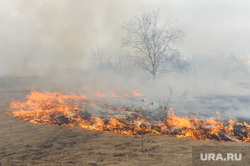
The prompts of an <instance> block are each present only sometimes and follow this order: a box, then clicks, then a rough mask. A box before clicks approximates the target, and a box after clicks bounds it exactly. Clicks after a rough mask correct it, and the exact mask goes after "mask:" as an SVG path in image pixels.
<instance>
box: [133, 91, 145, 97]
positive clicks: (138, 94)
mask: <svg viewBox="0 0 250 166" xmlns="http://www.w3.org/2000/svg"><path fill="white" fill-rule="evenodd" d="M133 95H135V96H143V94H140V93H138V92H136V91H133Z"/></svg>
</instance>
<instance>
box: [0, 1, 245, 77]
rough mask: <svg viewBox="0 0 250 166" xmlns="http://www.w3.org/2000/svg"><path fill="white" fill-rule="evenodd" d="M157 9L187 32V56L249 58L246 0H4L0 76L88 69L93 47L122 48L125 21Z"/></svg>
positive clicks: (1, 3)
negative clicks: (88, 56) (221, 55)
mask: <svg viewBox="0 0 250 166" xmlns="http://www.w3.org/2000/svg"><path fill="white" fill-rule="evenodd" d="M157 9H160V15H161V18H162V19H163V20H164V19H166V20H168V19H170V20H176V26H177V27H178V28H180V29H182V30H183V31H184V33H185V37H184V39H183V42H182V43H181V44H180V45H179V47H180V49H181V50H182V51H183V52H184V53H185V54H186V55H189V56H191V55H194V54H201V55H203V56H210V55H214V54H221V53H225V54H230V53H233V54H234V55H237V56H240V57H241V58H242V59H244V60H245V61H246V62H247V61H248V60H250V47H249V44H250V19H249V18H250V10H249V9H250V1H247V0H230V1H229V0H219V1H218V0H137V1H133V0H40V1H38V0H37V1H34V0H11V1H7V0H0V28H1V30H0V36H1V40H0V57H1V61H0V75H3V74H16V75H23V73H28V74H41V73H43V72H44V71H48V70H54V69H61V68H69V67H80V68H81V67H84V66H86V65H87V63H86V62H85V61H86V59H85V57H86V56H87V55H88V54H89V52H90V50H92V49H93V48H96V47H101V48H103V49H104V50H107V51H108V52H112V51H115V50H116V49H118V48H119V46H120V41H121V38H122V36H123V32H122V30H121V25H122V24H123V23H124V22H125V21H129V20H130V19H131V18H133V16H134V15H140V14H142V13H143V12H148V11H152V10H157Z"/></svg>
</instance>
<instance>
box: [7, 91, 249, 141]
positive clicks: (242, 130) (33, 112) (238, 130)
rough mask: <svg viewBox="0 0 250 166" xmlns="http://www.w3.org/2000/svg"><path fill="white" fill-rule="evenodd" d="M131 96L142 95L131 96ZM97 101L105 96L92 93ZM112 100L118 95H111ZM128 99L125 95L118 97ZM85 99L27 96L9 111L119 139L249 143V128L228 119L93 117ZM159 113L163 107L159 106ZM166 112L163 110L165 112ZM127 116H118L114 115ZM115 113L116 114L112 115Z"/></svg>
mask: <svg viewBox="0 0 250 166" xmlns="http://www.w3.org/2000/svg"><path fill="white" fill-rule="evenodd" d="M133 94H134V95H135V96H142V94H139V93H137V92H136V93H135V91H134V92H133ZM96 95H97V96H99V97H106V95H105V94H102V93H100V92H99V91H98V92H97V93H96ZM112 96H113V97H118V95H116V94H114V93H112ZM119 96H121V98H122V96H123V97H126V98H127V97H128V96H127V95H119ZM99 105H100V104H99V103H96V102H95V100H93V99H92V98H91V97H88V96H86V95H75V94H68V95H65V94H61V93H58V92H53V93H50V92H43V93H41V92H36V91H33V92H31V94H30V95H28V96H27V101H26V102H12V103H11V104H10V109H11V110H12V111H13V112H12V113H13V116H14V117H16V118H18V119H22V120H25V121H29V122H31V123H34V124H53V125H63V126H80V127H82V128H85V129H89V130H91V129H93V130H98V131H105V132H112V133H118V134H123V135H136V134H145V133H152V134H158V135H169V136H176V137H192V138H195V139H200V140H211V139H214V140H218V141H237V142H248V143H249V142H250V125H249V124H248V123H246V122H236V121H234V120H232V119H229V120H228V121H222V120H221V119H220V114H219V113H218V119H207V120H199V119H198V118H197V116H192V117H187V116H185V117H180V116H177V115H175V113H174V111H173V108H171V109H169V110H167V111H168V112H166V116H165V117H164V118H163V119H154V118H152V117H151V118H150V116H146V115H144V114H143V113H141V111H142V110H141V109H140V108H138V109H135V108H133V109H132V108H129V107H127V108H125V107H118V106H113V105H101V107H102V108H104V109H105V110H107V111H108V110H112V111H113V112H115V113H114V116H110V117H102V116H94V115H93V114H92V112H91V111H92V110H94V109H95V108H94V107H96V106H99ZM161 108H162V109H164V107H162V106H161ZM165 110H166V109H165ZM119 111H120V112H121V111H122V112H127V113H126V114H119V113H118V112H119ZM116 112H117V113H116ZM152 112H154V111H152Z"/></svg>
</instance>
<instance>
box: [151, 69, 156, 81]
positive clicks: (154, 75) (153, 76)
mask: <svg viewBox="0 0 250 166" xmlns="http://www.w3.org/2000/svg"><path fill="white" fill-rule="evenodd" d="M152 78H153V80H156V72H155V71H153V72H152Z"/></svg>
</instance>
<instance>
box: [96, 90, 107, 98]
mask: <svg viewBox="0 0 250 166" xmlns="http://www.w3.org/2000/svg"><path fill="white" fill-rule="evenodd" d="M96 96H98V97H106V96H107V95H105V94H101V92H100V91H97V92H96Z"/></svg>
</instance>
